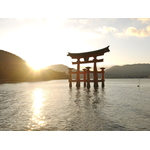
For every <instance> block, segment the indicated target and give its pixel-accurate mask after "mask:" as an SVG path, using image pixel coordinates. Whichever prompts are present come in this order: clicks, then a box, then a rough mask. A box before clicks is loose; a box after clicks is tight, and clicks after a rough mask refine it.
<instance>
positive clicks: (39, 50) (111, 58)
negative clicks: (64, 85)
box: [0, 17, 150, 67]
mask: <svg viewBox="0 0 150 150" xmlns="http://www.w3.org/2000/svg"><path fill="white" fill-rule="evenodd" d="M107 46H110V48H109V49H110V52H109V53H105V55H104V62H103V63H99V65H100V66H102V65H123V64H135V63H150V18H149V19H146V18H142V19H141V18H131V19H129V18H122V19H121V18H107V19H105V18H102V19H101V18H91V19H90V18H85V19H82V18H77V19H76V18H70V19H67V18H63V17H62V18H44V19H41V18H40V19H31V18H30V19H27V18H25V19H24V18H17V19H16V18H10V19H9V18H7V19H5V18H1V19H0V49H3V50H6V51H9V52H11V53H14V54H16V55H18V56H20V57H21V58H23V59H24V60H26V61H27V62H29V63H30V64H32V65H34V64H35V63H36V64H39V62H41V61H42V63H40V64H39V65H41V67H42V66H49V65H52V64H64V65H68V66H71V61H72V60H71V58H70V57H68V56H67V53H68V52H86V51H92V50H98V49H101V48H104V47H107Z"/></svg>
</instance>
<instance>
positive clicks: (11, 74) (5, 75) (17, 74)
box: [0, 50, 28, 80]
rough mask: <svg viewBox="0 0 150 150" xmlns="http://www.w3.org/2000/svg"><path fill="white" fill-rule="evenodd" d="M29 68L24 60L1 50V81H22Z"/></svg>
mask: <svg viewBox="0 0 150 150" xmlns="http://www.w3.org/2000/svg"><path fill="white" fill-rule="evenodd" d="M27 70H28V66H27V64H26V61H24V60H23V59H22V58H20V57H18V56H16V55H14V54H12V53H9V52H6V51H4V50H0V79H3V80H20V79H22V78H24V76H25V74H26V71H27Z"/></svg>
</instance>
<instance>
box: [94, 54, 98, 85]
mask: <svg viewBox="0 0 150 150" xmlns="http://www.w3.org/2000/svg"><path fill="white" fill-rule="evenodd" d="M96 60H97V59H96V56H94V88H98V74H97V66H96V62H97V61H96Z"/></svg>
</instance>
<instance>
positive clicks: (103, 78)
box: [100, 68, 105, 88]
mask: <svg viewBox="0 0 150 150" xmlns="http://www.w3.org/2000/svg"><path fill="white" fill-rule="evenodd" d="M100 69H101V72H102V88H104V86H105V84H104V82H105V77H104V74H105V71H104V70H105V68H100Z"/></svg>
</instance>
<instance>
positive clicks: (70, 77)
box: [68, 68, 73, 88]
mask: <svg viewBox="0 0 150 150" xmlns="http://www.w3.org/2000/svg"><path fill="white" fill-rule="evenodd" d="M72 69H73V68H68V70H69V71H68V72H69V87H70V88H71V87H72Z"/></svg>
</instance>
